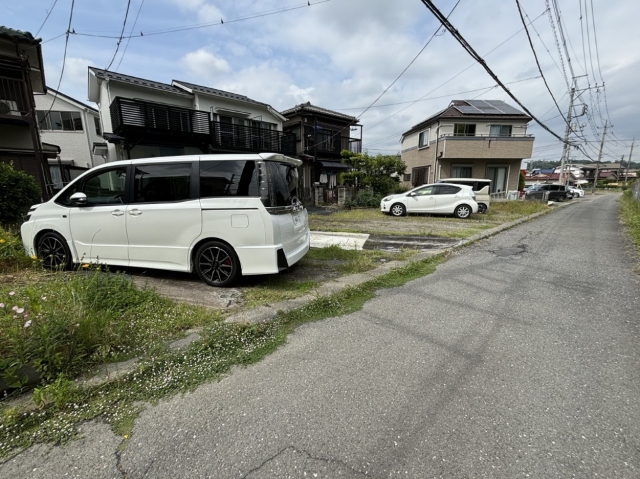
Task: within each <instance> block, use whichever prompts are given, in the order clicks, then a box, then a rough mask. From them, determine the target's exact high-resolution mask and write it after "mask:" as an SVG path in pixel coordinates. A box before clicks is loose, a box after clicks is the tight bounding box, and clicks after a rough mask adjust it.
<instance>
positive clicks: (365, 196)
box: [344, 190, 386, 208]
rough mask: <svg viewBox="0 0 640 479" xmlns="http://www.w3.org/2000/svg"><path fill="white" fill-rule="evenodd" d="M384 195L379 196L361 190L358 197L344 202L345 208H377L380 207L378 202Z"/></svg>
mask: <svg viewBox="0 0 640 479" xmlns="http://www.w3.org/2000/svg"><path fill="white" fill-rule="evenodd" d="M385 196H386V195H380V194H375V193H371V192H370V191H368V190H361V191H360V192H359V193H358V195H357V196H356V197H355V198H353V199H350V200H347V201H345V202H344V207H345V208H377V207H379V206H380V201H382V198H384V197H385Z"/></svg>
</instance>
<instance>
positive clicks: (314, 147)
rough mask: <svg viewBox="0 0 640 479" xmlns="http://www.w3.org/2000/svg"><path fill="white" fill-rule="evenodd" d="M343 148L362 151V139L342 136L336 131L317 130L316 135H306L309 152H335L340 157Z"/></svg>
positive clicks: (355, 151) (323, 153)
mask: <svg viewBox="0 0 640 479" xmlns="http://www.w3.org/2000/svg"><path fill="white" fill-rule="evenodd" d="M342 150H348V151H350V152H352V153H361V152H362V140H361V139H360V138H348V137H346V136H340V134H339V133H334V132H326V133H325V132H317V133H316V134H315V135H313V134H311V135H307V137H306V151H307V152H316V153H318V154H321V155H326V154H334V155H336V156H338V157H339V156H340V152H341V151H342Z"/></svg>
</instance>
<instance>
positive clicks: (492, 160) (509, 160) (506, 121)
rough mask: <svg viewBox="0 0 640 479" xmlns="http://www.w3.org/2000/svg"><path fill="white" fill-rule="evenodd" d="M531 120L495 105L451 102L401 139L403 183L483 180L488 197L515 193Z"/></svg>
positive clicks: (529, 148)
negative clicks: (488, 185) (404, 169)
mask: <svg viewBox="0 0 640 479" xmlns="http://www.w3.org/2000/svg"><path fill="white" fill-rule="evenodd" d="M529 121H531V117H529V116H528V115H526V114H525V113H523V112H521V111H520V110H518V109H516V108H513V107H512V106H510V105H508V104H506V103H505V102H503V101H500V100H488V101H485V100H454V101H452V102H451V104H450V105H449V106H448V107H447V108H445V109H444V110H442V111H439V112H438V113H436V114H435V115H433V116H430V117H429V118H427V119H426V120H424V121H422V122H420V123H418V124H417V125H415V126H413V127H412V128H411V129H410V130H408V131H406V132H404V133H403V134H402V139H401V143H402V147H401V148H402V149H401V155H402V160H403V161H404V162H405V164H406V165H407V172H406V174H405V175H404V178H403V180H404V182H405V183H411V185H413V186H417V185H421V184H424V183H429V182H433V181H437V180H439V179H441V178H487V179H490V180H492V182H491V193H498V192H506V191H509V190H517V189H518V179H519V176H520V164H521V162H522V160H523V159H525V158H530V157H531V153H532V151H533V141H534V138H533V136H532V135H527V124H528V123H529Z"/></svg>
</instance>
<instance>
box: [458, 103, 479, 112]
mask: <svg viewBox="0 0 640 479" xmlns="http://www.w3.org/2000/svg"><path fill="white" fill-rule="evenodd" d="M455 109H456V110H458V111H459V112H460V113H463V114H474V113H476V114H477V113H480V110H478V109H477V108H476V107H475V106H470V105H459V106H456V107H455Z"/></svg>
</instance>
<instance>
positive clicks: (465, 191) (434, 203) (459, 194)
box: [380, 183, 478, 218]
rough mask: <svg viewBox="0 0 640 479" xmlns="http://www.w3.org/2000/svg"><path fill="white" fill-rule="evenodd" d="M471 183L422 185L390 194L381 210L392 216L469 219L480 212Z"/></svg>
mask: <svg viewBox="0 0 640 479" xmlns="http://www.w3.org/2000/svg"><path fill="white" fill-rule="evenodd" d="M475 198H476V196H475V193H474V192H473V189H472V188H471V186H466V185H453V184H449V183H437V184H431V185H422V186H418V187H417V188H414V189H413V190H410V191H408V192H406V193H401V194H398V195H391V196H387V197H385V198H383V199H382V201H381V202H380V210H381V211H382V212H383V213H385V214H391V215H393V216H404V215H406V214H407V213H431V214H444V215H454V216H455V217H456V218H468V217H469V216H470V215H471V213H477V212H478V203H476V200H475Z"/></svg>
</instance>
